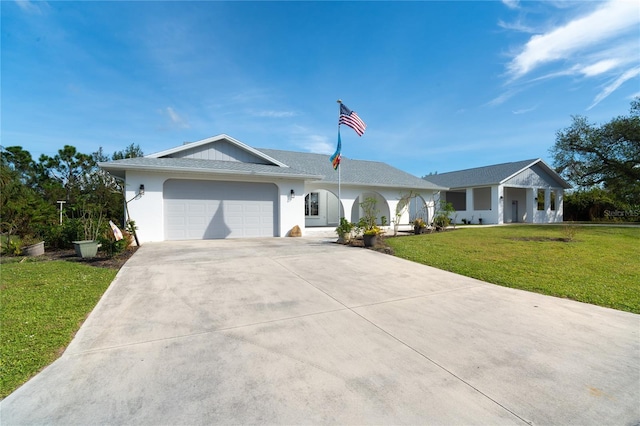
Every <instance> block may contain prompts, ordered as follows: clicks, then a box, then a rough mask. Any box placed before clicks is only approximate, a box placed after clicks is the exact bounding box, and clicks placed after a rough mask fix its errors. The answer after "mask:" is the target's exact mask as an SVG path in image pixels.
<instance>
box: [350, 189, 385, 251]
mask: <svg viewBox="0 0 640 426" xmlns="http://www.w3.org/2000/svg"><path fill="white" fill-rule="evenodd" d="M377 202H378V200H376V199H375V198H374V197H368V198H366V199H365V200H364V201H363V202H362V203H360V207H362V211H363V213H364V214H363V215H362V217H361V218H360V220H359V221H358V224H357V225H356V227H357V228H358V230H362V239H363V241H364V246H365V247H373V246H374V245H376V242H377V240H378V235H380V234H382V230H381V229H380V228H379V227H378V226H377V225H376V217H377V215H378V210H376V204H377Z"/></svg>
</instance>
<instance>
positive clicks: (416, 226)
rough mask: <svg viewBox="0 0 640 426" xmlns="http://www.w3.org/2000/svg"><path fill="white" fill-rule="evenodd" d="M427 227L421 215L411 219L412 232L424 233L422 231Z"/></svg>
mask: <svg viewBox="0 0 640 426" xmlns="http://www.w3.org/2000/svg"><path fill="white" fill-rule="evenodd" d="M426 229H427V224H426V222H425V221H424V219H422V218H421V217H418V218H416V220H414V221H413V233H414V234H416V235H418V234H422V233H424V231H425V230H426Z"/></svg>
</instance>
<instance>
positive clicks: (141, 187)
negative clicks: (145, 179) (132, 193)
mask: <svg viewBox="0 0 640 426" xmlns="http://www.w3.org/2000/svg"><path fill="white" fill-rule="evenodd" d="M138 195H144V185H143V184H140V190H139V191H138Z"/></svg>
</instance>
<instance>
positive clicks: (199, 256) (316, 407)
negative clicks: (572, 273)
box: [0, 238, 640, 425]
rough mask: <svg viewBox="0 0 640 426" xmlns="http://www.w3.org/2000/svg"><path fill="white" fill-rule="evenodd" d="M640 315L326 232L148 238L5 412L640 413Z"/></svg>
mask: <svg viewBox="0 0 640 426" xmlns="http://www.w3.org/2000/svg"><path fill="white" fill-rule="evenodd" d="M550 279H551V277H550ZM639 332H640V316H639V315H634V314H629V313H625V312H619V311H615V310H610V309H604V308H600V307H596V306H591V305H586V304H582V303H578V302H573V301H569V300H564V299H558V298H553V297H547V296H541V295H537V294H533V293H528V292H524V291H518V290H511V289H507V288H502V287H498V286H494V285H490V284H486V283H484V282H481V281H477V280H474V279H470V278H465V277H462V276H459V275H455V274H451V273H448V272H443V271H440V270H437V269H433V268H429V267H426V266H421V265H418V264H415V263H411V262H408V261H404V260H402V259H397V258H394V257H392V256H388V255H384V254H380V253H376V252H373V251H369V250H364V249H358V248H349V247H343V246H339V245H336V244H330V243H328V242H326V241H322V240H314V239H292V238H287V239H284V238H282V239H259V240H214V241H196V242H166V243H157V244H146V245H144V246H143V247H141V248H140V250H138V252H137V253H136V254H135V255H134V256H133V257H132V258H131V259H130V260H129V262H128V263H127V264H126V265H125V266H124V268H123V269H122V270H121V271H120V272H119V274H118V276H117V278H116V279H115V281H114V282H113V283H112V285H111V287H110V288H109V289H108V290H107V292H106V294H105V295H104V297H103V298H102V300H101V301H100V303H99V304H98V306H97V307H96V309H95V310H94V311H93V313H92V314H91V315H90V317H89V318H88V319H87V321H86V322H85V324H84V325H83V327H82V329H81V330H80V331H79V333H78V334H77V336H76V338H75V339H74V340H73V342H72V343H71V345H70V346H69V348H68V349H67V351H66V352H65V353H64V355H63V356H62V357H61V358H60V359H59V360H58V361H56V362H55V363H53V364H52V365H51V366H49V367H48V368H46V369H45V370H44V371H42V372H41V373H40V374H39V375H38V376H36V377H35V378H33V379H32V380H31V381H30V382H28V383H27V384H25V385H24V386H22V387H21V388H20V389H18V390H17V391H16V392H14V393H13V394H12V395H10V396H8V397H7V398H6V399H5V400H4V401H2V402H1V403H0V416H1V417H0V422H1V423H2V424H3V425H12V424H61V425H62V424H64V425H67V424H135V425H140V424H149V425H157V424H189V425H191V424H212V423H224V424H248V423H251V424H317V423H323V424H402V423H404V424H406V423H411V424H527V423H532V424H563V425H568V424H576V425H578V424H579V425H585V424H594V425H602V424H616V425H637V424H639V423H640V405H639V402H640V336H639Z"/></svg>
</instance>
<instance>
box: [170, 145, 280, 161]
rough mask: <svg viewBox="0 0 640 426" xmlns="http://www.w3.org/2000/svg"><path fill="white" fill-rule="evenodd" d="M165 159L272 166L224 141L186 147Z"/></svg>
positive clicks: (262, 159)
mask: <svg viewBox="0 0 640 426" xmlns="http://www.w3.org/2000/svg"><path fill="white" fill-rule="evenodd" d="M165 158H189V159H193V160H215V161H236V162H240V163H252V164H272V163H271V162H269V161H267V160H265V159H264V158H260V157H258V156H257V155H255V154H253V153H251V152H248V151H246V150H244V149H242V148H240V147H239V146H237V145H236V144H232V143H229V141H227V140H224V139H223V140H219V141H215V142H210V143H208V144H205V145H199V146H195V147H191V148H190V147H189V146H188V145H187V146H186V147H185V149H184V150H182V151H178V152H174V153H171V154H168V155H166V156H165Z"/></svg>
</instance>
